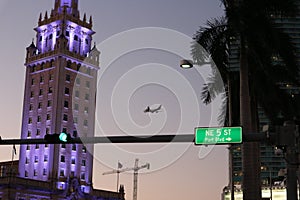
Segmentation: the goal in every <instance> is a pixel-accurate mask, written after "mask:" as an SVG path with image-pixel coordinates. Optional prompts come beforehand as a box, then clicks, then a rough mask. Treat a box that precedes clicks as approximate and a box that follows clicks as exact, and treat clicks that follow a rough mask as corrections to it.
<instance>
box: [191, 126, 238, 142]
mask: <svg viewBox="0 0 300 200" xmlns="http://www.w3.org/2000/svg"><path fill="white" fill-rule="evenodd" d="M232 143H242V127H218V128H195V144H196V145H197V144H204V145H208V144H232Z"/></svg>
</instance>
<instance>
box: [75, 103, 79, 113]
mask: <svg viewBox="0 0 300 200" xmlns="http://www.w3.org/2000/svg"><path fill="white" fill-rule="evenodd" d="M74 110H76V111H78V110H79V105H78V104H77V103H75V105H74Z"/></svg>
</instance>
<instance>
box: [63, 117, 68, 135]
mask: <svg viewBox="0 0 300 200" xmlns="http://www.w3.org/2000/svg"><path fill="white" fill-rule="evenodd" d="M63 120H64V121H68V115H66V114H64V117H63ZM64 133H66V132H64Z"/></svg>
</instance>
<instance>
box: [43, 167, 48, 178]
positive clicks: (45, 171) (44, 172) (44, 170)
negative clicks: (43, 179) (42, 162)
mask: <svg viewBox="0 0 300 200" xmlns="http://www.w3.org/2000/svg"><path fill="white" fill-rule="evenodd" d="M43 175H44V176H45V175H47V170H46V169H45V168H44V169H43Z"/></svg>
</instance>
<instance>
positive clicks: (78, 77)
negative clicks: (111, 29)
mask: <svg viewBox="0 0 300 200" xmlns="http://www.w3.org/2000/svg"><path fill="white" fill-rule="evenodd" d="M92 27H93V20H92V17H89V18H87V16H86V14H84V15H83V17H82V18H81V17H80V12H79V10H78V0H55V4H54V9H52V10H51V12H50V13H48V12H47V11H46V12H45V14H40V17H39V19H38V26H37V27H36V28H35V29H34V30H35V32H36V39H35V41H34V40H33V41H32V43H31V44H30V46H28V47H27V48H26V60H25V67H26V75H25V76H26V77H25V91H24V102H23V115H22V130H21V139H30V138H44V136H45V135H46V134H54V133H60V132H65V133H69V134H70V135H71V136H72V137H93V136H94V125H95V107H96V88H97V87H96V84H97V71H98V70H99V57H100V52H99V51H98V50H97V48H96V46H95V45H92V37H93V35H94V34H95V32H94V31H93V30H92ZM92 154H93V145H91V144H87V145H85V144H34V145H22V146H21V147H20V157H19V162H18V173H16V175H14V176H11V175H10V176H9V177H5V176H4V177H0V198H1V199H101V200H119V199H124V188H123V186H121V187H120V190H119V192H110V191H104V190H95V189H94V188H93V183H92V171H93V155H92ZM4 178H5V179H4Z"/></svg>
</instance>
